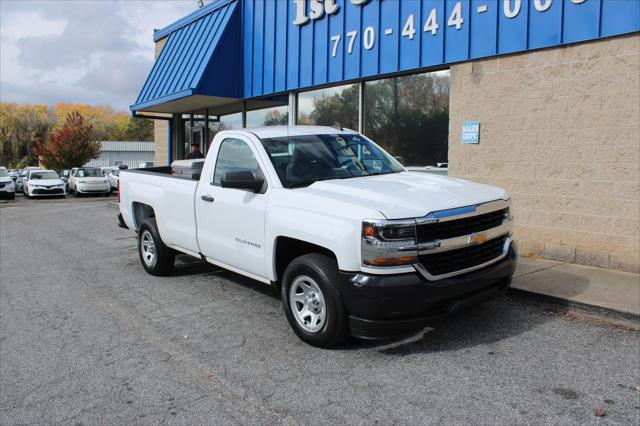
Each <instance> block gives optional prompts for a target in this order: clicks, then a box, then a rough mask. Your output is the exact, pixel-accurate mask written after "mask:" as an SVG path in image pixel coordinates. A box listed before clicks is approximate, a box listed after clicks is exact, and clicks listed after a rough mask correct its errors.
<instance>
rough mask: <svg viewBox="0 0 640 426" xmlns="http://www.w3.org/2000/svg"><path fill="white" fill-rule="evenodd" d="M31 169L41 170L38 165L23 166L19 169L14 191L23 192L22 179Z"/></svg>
mask: <svg viewBox="0 0 640 426" xmlns="http://www.w3.org/2000/svg"><path fill="white" fill-rule="evenodd" d="M31 170H41V169H40V167H25V168H24V169H22V170H20V173H19V174H18V179H16V192H22V193H23V194H24V180H25V178H26V177H27V175H28V174H29V171H31Z"/></svg>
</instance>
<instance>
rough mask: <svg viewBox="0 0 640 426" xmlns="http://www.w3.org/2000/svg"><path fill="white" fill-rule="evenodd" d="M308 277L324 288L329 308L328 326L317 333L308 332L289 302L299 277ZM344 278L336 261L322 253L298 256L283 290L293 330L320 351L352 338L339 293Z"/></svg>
mask: <svg viewBox="0 0 640 426" xmlns="http://www.w3.org/2000/svg"><path fill="white" fill-rule="evenodd" d="M304 276H306V277H309V278H311V279H312V280H313V281H314V282H315V283H316V284H317V286H318V287H319V288H320V291H321V292H322V297H323V299H324V305H325V309H326V319H325V321H324V325H323V326H322V328H320V329H319V330H317V331H315V332H312V331H308V330H306V329H305V328H303V327H302V325H301V324H299V323H298V320H297V319H296V316H295V314H294V312H293V309H292V307H291V304H290V301H289V292H290V290H291V286H292V285H293V283H294V281H296V279H297V278H301V277H304ZM340 279H341V277H340V273H339V272H338V264H337V262H336V261H335V259H332V258H330V257H328V256H326V255H323V254H319V253H311V254H305V255H303V256H300V257H297V258H296V259H294V260H293V261H292V262H291V263H290V264H289V265H288V266H287V268H286V270H285V272H284V276H283V278H282V286H281V291H280V294H281V298H282V306H283V308H284V313H285V315H286V317H287V321H289V324H290V325H291V328H293V331H294V332H295V333H296V334H297V335H298V337H299V338H300V339H301V340H303V341H304V342H306V343H308V344H310V345H313V346H317V347H320V348H329V347H332V346H336V345H339V344H340V343H343V342H344V341H345V340H347V339H348V338H349V322H348V317H347V312H346V311H345V309H344V304H343V303H342V296H341V294H340V291H339V290H338V285H339V284H338V283H339V282H340ZM294 303H295V302H294Z"/></svg>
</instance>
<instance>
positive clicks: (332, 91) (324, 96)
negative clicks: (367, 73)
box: [298, 84, 358, 130]
mask: <svg viewBox="0 0 640 426" xmlns="http://www.w3.org/2000/svg"><path fill="white" fill-rule="evenodd" d="M298 124H303V125H317V126H340V127H344V128H347V129H352V130H357V129H358V85H357V84H348V85H345V86H337V87H329V88H327V89H320V90H312V91H310V92H303V93H299V94H298Z"/></svg>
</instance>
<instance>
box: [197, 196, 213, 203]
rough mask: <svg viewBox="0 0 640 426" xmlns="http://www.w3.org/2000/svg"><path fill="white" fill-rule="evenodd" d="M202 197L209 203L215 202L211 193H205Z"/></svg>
mask: <svg viewBox="0 0 640 426" xmlns="http://www.w3.org/2000/svg"><path fill="white" fill-rule="evenodd" d="M200 198H201V199H202V201H207V202H209V203H213V196H211V195H203V196H202V197H200Z"/></svg>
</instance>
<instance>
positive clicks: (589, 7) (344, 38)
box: [131, 0, 640, 110]
mask: <svg viewBox="0 0 640 426" xmlns="http://www.w3.org/2000/svg"><path fill="white" fill-rule="evenodd" d="M638 31H640V0H214V1H212V2H211V3H209V5H207V6H206V7H203V8H202V9H199V10H198V11H195V12H193V13H191V14H190V15H188V16H185V17H184V18H182V19H180V20H179V21H177V22H175V23H173V24H171V25H169V26H168V27H166V28H164V29H162V30H160V31H158V32H156V33H155V34H154V40H155V41H158V40H160V39H166V43H165V45H164V47H163V49H162V51H161V53H160V56H159V57H158V59H157V60H156V62H155V63H154V67H153V70H152V71H151V73H150V75H149V78H148V79H147V82H146V83H145V86H144V87H143V90H142V91H141V93H140V96H139V97H138V100H137V101H136V105H133V106H132V107H131V108H132V110H139V109H143V108H150V107H154V106H155V105H158V104H162V103H163V102H169V101H172V100H177V99H182V98H185V97H189V96H195V95H203V96H220V97H227V98H235V99H241V98H245V99H248V98H254V97H258V96H265V95H271V94H276V93H284V92H287V91H290V90H305V89H309V88H312V87H317V86H324V85H337V84H341V83H343V82H345V81H354V80H358V79H361V78H369V79H374V78H379V77H378V76H382V75H388V74H391V73H396V72H407V71H411V72H414V71H420V70H433V69H442V68H445V67H447V65H448V64H451V63H456V62H464V61H469V60H474V59H478V58H485V57H490V56H496V55H503V54H508V53H513V52H524V51H528V50H533V49H540V48H545V47H550V46H558V45H563V44H568V43H576V42H581V41H585V40H594V39H598V38H601V37H609V36H615V35H621V34H628V33H636V32H638Z"/></svg>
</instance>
